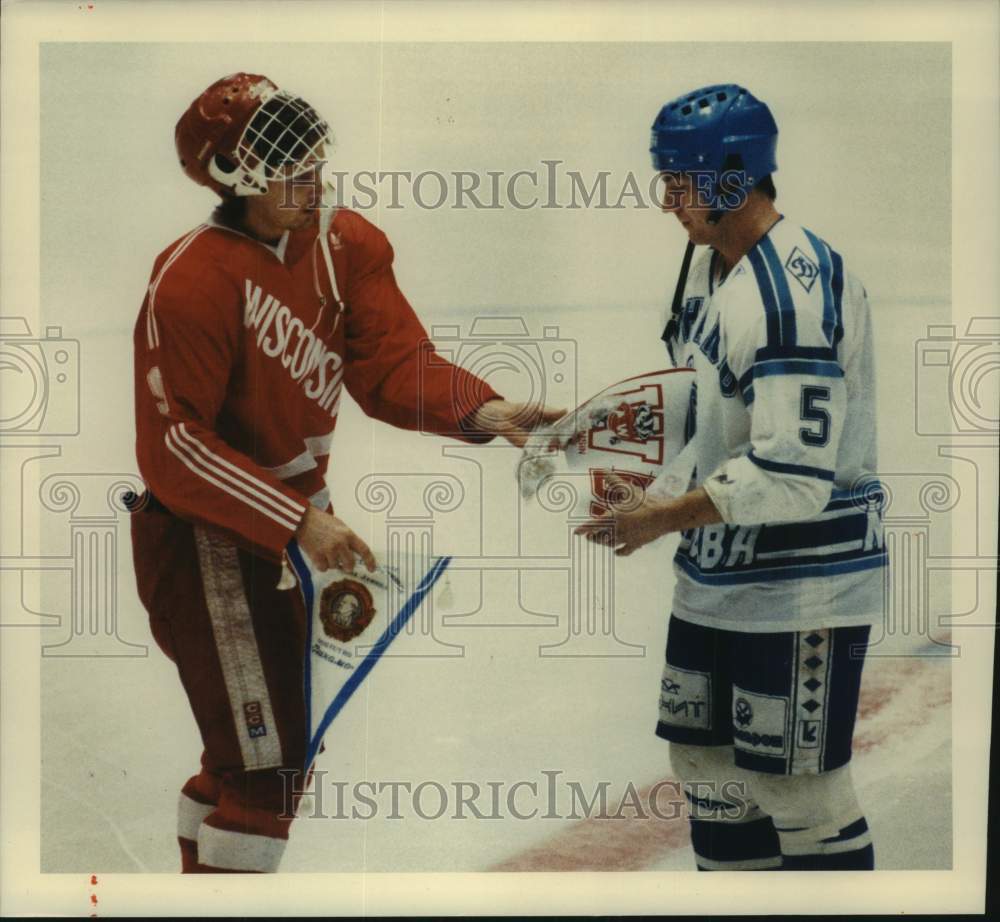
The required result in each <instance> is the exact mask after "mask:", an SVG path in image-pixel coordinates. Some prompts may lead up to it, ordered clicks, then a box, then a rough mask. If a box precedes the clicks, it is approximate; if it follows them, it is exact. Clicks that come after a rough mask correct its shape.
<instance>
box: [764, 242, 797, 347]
mask: <svg viewBox="0 0 1000 922" xmlns="http://www.w3.org/2000/svg"><path fill="white" fill-rule="evenodd" d="M757 246H758V247H760V250H761V252H762V253H763V254H764V259H765V260H767V265H768V267H769V268H770V270H771V277H772V278H773V279H774V287H775V290H776V291H777V292H778V309H779V311H780V314H781V344H782V345H783V346H786V347H787V346H794V345H795V340H796V331H795V302H794V301H793V300H792V293H791V291H789V290H788V279H787V278H786V277H785V267H784V266H782V265H781V260H780V259H778V251H777V250H776V249H775V248H774V241H773V240H771V238H770V237H762V238H761V240H760V241H759V243H758V244H757Z"/></svg>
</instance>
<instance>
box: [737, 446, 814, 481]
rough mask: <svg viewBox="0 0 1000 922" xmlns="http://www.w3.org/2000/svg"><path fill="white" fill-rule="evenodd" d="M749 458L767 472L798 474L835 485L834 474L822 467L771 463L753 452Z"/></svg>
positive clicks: (780, 462) (778, 462)
mask: <svg viewBox="0 0 1000 922" xmlns="http://www.w3.org/2000/svg"><path fill="white" fill-rule="evenodd" d="M747 457H748V458H749V459H750V460H751V461H752V462H753V463H754V464H756V465H757V467H760V468H763V469H764V470H765V471H772V472H773V473H775V474H797V475H798V476H800V477H815V478H816V479H817V480H829V481H830V483H833V476H834V472H833V471H829V470H826V469H825V468H822V467H810V466H809V465H807V464H785V463H784V462H783V461H770V460H769V459H767V458H761V457H759V456H758V455H755V454H754V453H753V452H752V451H751V452H750V453H749V454H748V455H747Z"/></svg>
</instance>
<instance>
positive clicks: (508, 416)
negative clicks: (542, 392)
mask: <svg viewBox="0 0 1000 922" xmlns="http://www.w3.org/2000/svg"><path fill="white" fill-rule="evenodd" d="M565 415H566V411H565V410H555V409H552V408H551V407H543V406H539V405H538V404H535V403H511V401H509V400H499V399H498V400H489V401H487V402H486V403H484V404H483V405H482V406H481V407H480V408H479V409H478V410H476V412H475V413H473V414H472V420H471V422H472V425H473V426H475V427H476V428H477V429H478V430H480V431H481V432H491V433H493V434H494V435H500V436H503V437H504V438H505V439H506V440H507V441H508V442H510V444H511V445H514V446H516V447H517V448H523V447H524V445H525V443H526V442H527V441H528V438H529V437H530V436H531V433H532V430H534V429H535V428H537V427H538V426H544V425H547V424H549V423H554V422H555V421H556V420H557V419H561V418H562V417H563V416H565Z"/></svg>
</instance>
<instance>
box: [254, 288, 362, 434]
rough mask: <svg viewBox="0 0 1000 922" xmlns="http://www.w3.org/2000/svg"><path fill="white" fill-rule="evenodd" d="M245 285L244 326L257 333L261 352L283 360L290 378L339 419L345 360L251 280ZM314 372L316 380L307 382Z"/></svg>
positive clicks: (322, 407)
mask: <svg viewBox="0 0 1000 922" xmlns="http://www.w3.org/2000/svg"><path fill="white" fill-rule="evenodd" d="M245 284H246V302H245V304H244V308H243V323H244V326H246V328H247V329H248V330H256V332H257V338H256V340H255V342H256V344H257V348H259V349H260V350H261V352H263V353H264V355H266V356H267V357H268V358H272V359H280V361H281V364H282V366H283V367H284V368H286V369H287V370H288V375H289V377H290V378H291V379H292V380H293V381H295V382H297V383H299V382H301V383H302V389H303V391H304V392H305V395H306V396H307V397H308V398H309V399H310V400H315V401H316V402H317V403H318V404H319V406H320V408H321V409H323V410H326V411H328V412H329V414H330V415H331V416H336V415H337V403H338V401H337V398H338V397H339V396H340V383H341V380H342V379H343V376H344V373H343V370H342V367H343V364H344V362H343V359H342V358H341V357H340V355H339V354H338V353H337V352H335V351H334V350H333V349H330V348H327V346H326V344H325V343H324V342H323V341H322V340H321V339H320V338H319V337H318V336H316V334H315V333H313V331H312V330H311V329H309V328H308V327H306V325H305V324H304V323H303V322H302V320H301V318H299V317H296V316H295V315H294V313H293V312H292V310H291V309H290V308H289V307H288V306H287V305H285V304H282V303H281V302H280V301H279V300H278V299H277V298H276V297H275V296H274V295H271V294H265V293H264V292H263V291H262V289H261V287H260V285H256V284H254V282H253V280H251V279H247V280H246V283H245ZM262 299H263V300H262ZM269 333H270V335H268V334H269ZM293 342H294V348H291V347H292V344H293ZM313 372H315V373H316V376H315V378H313V379H312V380H306V379H308V378H309V377H310V375H312V374H313Z"/></svg>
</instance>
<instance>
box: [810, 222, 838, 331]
mask: <svg viewBox="0 0 1000 922" xmlns="http://www.w3.org/2000/svg"><path fill="white" fill-rule="evenodd" d="M802 230H803V232H804V233H805V235H806V238H807V239H808V240H809V244H810V246H811V247H812V248H813V252H814V253H815V254H816V261H817V262H818V263H819V278H820V285H822V287H823V333H824V334H825V336H826V341H827V342H828V343H829V344H830V345H831V346H832V345H833V333H834V329H835V328H836V325H837V319H836V315H835V314H834V311H833V288H832V286H831V277H832V270H831V269H830V257H829V254H828V252H827V246H826V244H825V243H824V242H823V241H822V240H820V239H819V238H818V237H817V236H816V235H815V234H814V233H813V232H812V231H810V230H806V228H804V227H803V228H802Z"/></svg>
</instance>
